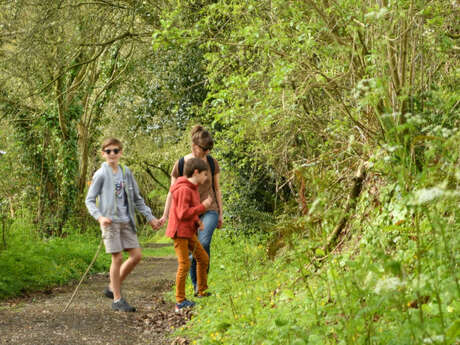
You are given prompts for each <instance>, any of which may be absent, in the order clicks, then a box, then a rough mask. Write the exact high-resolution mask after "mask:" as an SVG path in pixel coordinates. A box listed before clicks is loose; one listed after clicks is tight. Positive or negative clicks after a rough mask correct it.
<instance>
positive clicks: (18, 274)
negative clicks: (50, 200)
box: [0, 219, 174, 299]
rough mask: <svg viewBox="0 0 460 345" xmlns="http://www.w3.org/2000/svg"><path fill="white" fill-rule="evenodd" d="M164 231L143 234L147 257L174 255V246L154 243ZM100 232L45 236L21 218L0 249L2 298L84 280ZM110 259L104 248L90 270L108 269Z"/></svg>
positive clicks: (144, 252)
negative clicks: (5, 245) (38, 234)
mask: <svg viewBox="0 0 460 345" xmlns="http://www.w3.org/2000/svg"><path fill="white" fill-rule="evenodd" d="M160 232H161V233H160ZM160 232H158V233H156V234H155V236H150V237H147V236H142V235H141V236H140V241H141V245H142V247H143V255H144V256H152V257H158V256H162V257H165V256H174V248H173V247H172V246H158V245H155V244H153V245H152V243H155V241H158V240H160V239H162V237H163V236H162V235H163V232H162V231H160ZM98 235H99V234H98V232H93V233H91V232H89V233H88V234H83V235H81V234H71V233H70V234H69V235H68V236H67V237H65V238H49V239H41V238H40V237H38V236H37V234H36V233H35V231H34V230H33V225H32V224H29V223H28V222H27V221H25V220H24V219H19V220H17V221H16V223H15V224H14V225H13V226H12V227H11V229H10V232H9V234H8V242H7V243H8V245H7V247H6V248H0V272H1V275H0V299H2V298H7V297H14V296H18V295H21V294H24V293H28V292H32V291H37V290H41V289H45V288H47V287H51V286H56V285H63V284H66V283H68V282H69V281H72V280H78V279H80V277H81V275H82V274H83V272H85V270H86V268H87V267H88V265H89V263H90V262H91V259H92V258H93V256H94V254H95V252H96V249H97V247H98V244H99V241H100V237H98ZM163 242H165V241H163ZM165 244H166V242H165ZM110 262H111V257H110V255H107V254H105V252H104V248H102V249H101V251H100V254H99V256H98V258H97V260H96V262H95V263H94V265H93V267H92V269H91V271H90V273H91V272H92V273H94V272H107V271H108V269H109V267H110Z"/></svg>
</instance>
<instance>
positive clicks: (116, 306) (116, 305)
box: [112, 298, 136, 312]
mask: <svg viewBox="0 0 460 345" xmlns="http://www.w3.org/2000/svg"><path fill="white" fill-rule="evenodd" d="M112 309H113V310H117V311H126V312H134V311H136V308H134V307H132V306H130V305H129V304H128V302H126V301H125V300H124V299H123V298H121V299H120V300H118V301H116V302H113V303H112Z"/></svg>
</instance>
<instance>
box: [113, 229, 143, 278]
mask: <svg viewBox="0 0 460 345" xmlns="http://www.w3.org/2000/svg"><path fill="white" fill-rule="evenodd" d="M119 227H120V243H121V246H122V248H123V249H124V250H126V251H127V252H128V253H129V258H128V259H127V260H126V261H125V262H124V263H123V264H122V265H121V269H120V285H121V284H122V283H123V281H124V280H125V278H126V277H127V276H128V274H130V273H131V271H132V270H133V269H134V267H136V265H137V264H138V263H139V262H140V261H141V259H142V251H141V248H140V245H139V241H138V239H137V234H136V232H135V231H134V230H133V228H132V226H131V224H130V223H119Z"/></svg>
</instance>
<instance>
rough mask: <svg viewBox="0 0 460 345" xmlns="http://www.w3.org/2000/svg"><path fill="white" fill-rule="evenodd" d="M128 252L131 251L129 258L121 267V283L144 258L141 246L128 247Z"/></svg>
mask: <svg viewBox="0 0 460 345" xmlns="http://www.w3.org/2000/svg"><path fill="white" fill-rule="evenodd" d="M127 252H128V253H129V258H128V259H127V260H126V261H125V262H123V264H122V265H121V268H120V285H121V284H122V283H123V281H124V280H125V278H126V277H127V275H128V274H130V273H131V271H132V270H133V269H134V267H136V265H137V264H138V263H139V262H140V261H141V259H142V251H141V248H133V249H127Z"/></svg>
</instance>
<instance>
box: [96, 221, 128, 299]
mask: <svg viewBox="0 0 460 345" xmlns="http://www.w3.org/2000/svg"><path fill="white" fill-rule="evenodd" d="M101 232H102V239H103V240H104V245H105V251H106V253H108V254H111V255H112V263H111V265H110V283H109V285H110V290H111V291H112V294H113V298H114V299H115V300H116V299H119V298H121V295H120V268H121V265H122V262H123V254H122V251H123V247H122V245H121V240H120V224H118V223H112V224H110V225H108V226H106V227H102V226H101ZM115 291H116V292H115Z"/></svg>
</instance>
